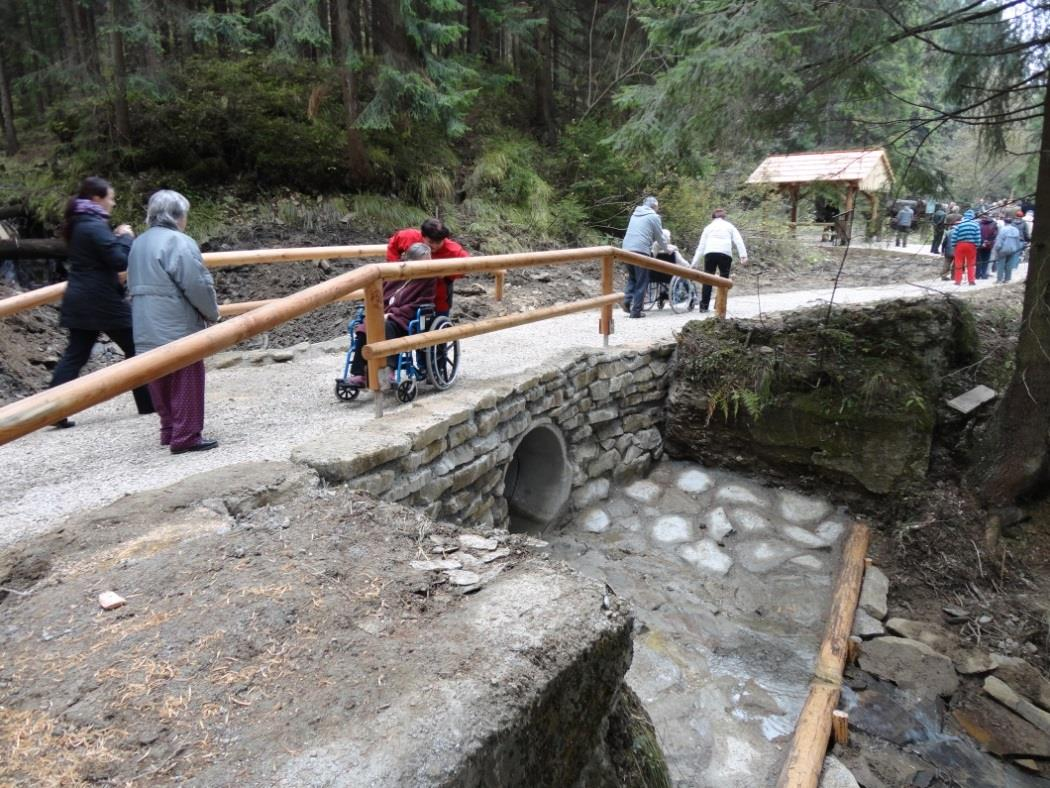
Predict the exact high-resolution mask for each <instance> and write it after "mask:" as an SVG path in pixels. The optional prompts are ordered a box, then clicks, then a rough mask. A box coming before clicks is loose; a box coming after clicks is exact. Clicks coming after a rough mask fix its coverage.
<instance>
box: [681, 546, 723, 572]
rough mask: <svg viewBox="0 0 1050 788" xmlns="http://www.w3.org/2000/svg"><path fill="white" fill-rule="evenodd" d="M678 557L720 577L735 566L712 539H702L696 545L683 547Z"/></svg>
mask: <svg viewBox="0 0 1050 788" xmlns="http://www.w3.org/2000/svg"><path fill="white" fill-rule="evenodd" d="M678 555H680V556H682V558H684V559H685V560H686V561H688V562H689V563H690V564H692V565H693V566H695V567H696V568H697V569H703V570H705V571H707V572H712V573H714V574H718V575H724V574H726V573H727V572H728V571H729V570H730V568H731V567H732V566H733V559H732V558H730V557H729V554H728V553H726V552H725V551H724V550H722V549H721V548H720V547H719V546H718V545H717V544H715V543H714V542H713V541H712V540H710V539H701V540H700V541H699V542H696V543H694V544H687V545H682V546H681V547H679V548H678Z"/></svg>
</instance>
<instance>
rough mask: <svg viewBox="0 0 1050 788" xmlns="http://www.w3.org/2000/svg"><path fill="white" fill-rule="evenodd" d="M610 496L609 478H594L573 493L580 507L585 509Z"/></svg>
mask: <svg viewBox="0 0 1050 788" xmlns="http://www.w3.org/2000/svg"><path fill="white" fill-rule="evenodd" d="M608 497H609V480H608V479H594V480H593V481H590V482H588V483H587V484H585V485H583V487H581V488H580V489H579V490H577V491H576V492H575V494H574V495H573V500H574V501H575V503H576V505H577V506H578V507H580V508H581V509H583V508H585V507H587V506H590V505H591V504H594V503H598V501H604V500H605V499H606V498H608Z"/></svg>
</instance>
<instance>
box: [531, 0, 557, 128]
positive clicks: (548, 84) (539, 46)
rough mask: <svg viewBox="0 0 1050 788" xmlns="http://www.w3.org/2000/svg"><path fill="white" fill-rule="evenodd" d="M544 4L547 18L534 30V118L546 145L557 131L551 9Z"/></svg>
mask: <svg viewBox="0 0 1050 788" xmlns="http://www.w3.org/2000/svg"><path fill="white" fill-rule="evenodd" d="M552 5H553V4H552V3H550V2H548V3H547V4H546V10H547V18H546V20H545V22H544V24H542V25H540V26H538V27H537V28H536V51H537V53H538V54H539V62H538V63H537V65H536V78H535V88H536V116H537V120H538V122H539V124H540V125H541V126H542V127H543V137H544V140H545V141H546V143H547V144H548V145H553V144H554V143H555V142H557V139H558V130H557V127H556V125H555V118H554V79H553V77H554V48H553V44H552V41H553V36H554V34H553V26H554V18H553V14H552V12H553V10H554V9H553V8H552Z"/></svg>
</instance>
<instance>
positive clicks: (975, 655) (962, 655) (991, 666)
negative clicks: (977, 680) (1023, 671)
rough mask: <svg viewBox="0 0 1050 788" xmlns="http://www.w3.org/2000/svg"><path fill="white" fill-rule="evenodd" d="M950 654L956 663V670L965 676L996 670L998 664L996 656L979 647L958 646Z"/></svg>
mask: <svg viewBox="0 0 1050 788" xmlns="http://www.w3.org/2000/svg"><path fill="white" fill-rule="evenodd" d="M949 656H950V657H951V658H952V662H954V663H955V670H956V671H957V672H958V673H961V674H963V675H964V676H971V675H974V674H976V673H988V672H989V671H992V670H995V666H996V664H998V663H997V662H996V660H995V657H993V656H992V655H991V654H989V653H988V652H987V651H981V650H980V649H977V648H958V649H956V650H955V651H953V652H951V654H949Z"/></svg>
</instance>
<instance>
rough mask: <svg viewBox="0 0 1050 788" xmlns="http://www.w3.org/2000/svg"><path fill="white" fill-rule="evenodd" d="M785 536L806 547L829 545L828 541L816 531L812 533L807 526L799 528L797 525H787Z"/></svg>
mask: <svg viewBox="0 0 1050 788" xmlns="http://www.w3.org/2000/svg"><path fill="white" fill-rule="evenodd" d="M784 536H786V537H787V538H788V539H790V540H791V541H793V542H798V543H799V544H800V545H803V546H804V547H814V548H816V547H827V546H828V543H827V542H825V541H824V540H823V539H821V538H820V537H819V536H817V535H816V534H814V533H810V532H809V531H807V530H806V529H805V528H799V527H798V526H797V525H785V526H784Z"/></svg>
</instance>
